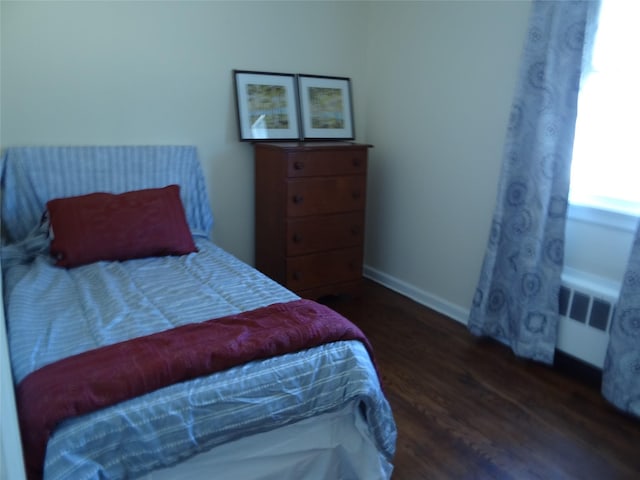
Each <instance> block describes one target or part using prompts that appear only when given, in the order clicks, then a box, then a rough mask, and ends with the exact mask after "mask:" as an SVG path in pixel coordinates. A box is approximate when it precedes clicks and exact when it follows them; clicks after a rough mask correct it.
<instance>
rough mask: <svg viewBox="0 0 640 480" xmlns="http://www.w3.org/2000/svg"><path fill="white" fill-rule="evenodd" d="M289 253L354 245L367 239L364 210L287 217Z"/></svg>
mask: <svg viewBox="0 0 640 480" xmlns="http://www.w3.org/2000/svg"><path fill="white" fill-rule="evenodd" d="M286 228H287V253H286V254H287V255H288V256H294V255H304V254H306V253H312V252H318V251H322V250H335V249H337V248H345V247H355V246H358V245H362V243H363V239H364V212H355V213H346V214H345V213H341V214H337V215H325V216H320V217H313V218H311V217H300V218H290V219H288V220H287V227H286Z"/></svg>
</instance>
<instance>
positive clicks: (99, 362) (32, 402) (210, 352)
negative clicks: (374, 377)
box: [17, 300, 371, 479]
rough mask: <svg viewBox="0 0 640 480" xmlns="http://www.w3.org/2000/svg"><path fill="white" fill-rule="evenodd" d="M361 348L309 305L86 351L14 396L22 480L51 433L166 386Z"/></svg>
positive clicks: (38, 471)
mask: <svg viewBox="0 0 640 480" xmlns="http://www.w3.org/2000/svg"><path fill="white" fill-rule="evenodd" d="M339 340H360V341H361V342H363V343H364V345H365V346H366V347H367V350H369V353H370V354H371V346H370V344H369V342H368V341H367V339H366V338H365V336H364V334H363V333H362V331H360V329H359V328H358V327H356V326H355V325H353V324H352V323H351V322H349V321H348V320H347V319H346V318H344V317H342V316H341V315H339V314H338V313H336V312H334V311H333V310H331V309H329V308H328V307H325V306H323V305H320V304H318V303H316V302H313V301H311V300H296V301H293V302H288V303H279V304H274V305H270V306H268V307H263V308H259V309H256V310H253V311H250V312H245V313H240V314H237V315H231V316H228V317H223V318H218V319H214V320H209V321H206V322H203V323H193V324H189V325H185V326H182V327H177V328H174V329H171V330H166V331H164V332H160V333H156V334H153V335H149V336H145V337H140V338H135V339H132V340H128V341H125V342H121V343H117V344H114V345H109V346H106V347H102V348H98V349H96V350H91V351H88V352H85V353H81V354H79V355H74V356H72V357H68V358H65V359H63V360H60V361H58V362H56V363H53V364H50V365H47V366H45V367H43V368H41V369H39V370H36V371H35V372H33V373H31V374H30V375H28V376H27V377H26V378H25V379H24V380H23V381H22V382H20V385H18V389H17V400H18V413H19V419H20V429H21V431H22V442H23V447H24V453H25V463H26V468H27V475H28V477H29V479H36V478H41V477H42V469H43V464H44V456H45V452H46V446H47V441H48V439H49V436H50V435H51V433H52V432H53V429H54V428H55V427H56V425H57V424H58V423H59V422H60V421H62V420H64V419H66V418H70V417H73V416H75V415H82V414H85V413H89V412H92V411H94V410H97V409H99V408H102V407H107V406H110V405H113V404H115V403H118V402H121V401H123V400H126V399H129V398H132V397H135V396H138V395H142V394H145V393H148V392H151V391H154V390H157V389H159V388H162V387H165V386H167V385H170V384H173V383H177V382H181V381H185V380H189V379H193V378H195V377H199V376H202V375H207V374H211V373H213V372H217V371H220V370H225V369H227V368H230V367H232V366H235V365H239V364H242V363H246V362H249V361H252V360H258V359H263V358H267V357H271V356H275V355H281V354H284V353H290V352H296V351H299V350H303V349H306V348H311V347H315V346H318V345H321V344H323V343H329V342H335V341H339Z"/></svg>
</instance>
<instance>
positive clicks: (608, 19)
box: [569, 0, 640, 216]
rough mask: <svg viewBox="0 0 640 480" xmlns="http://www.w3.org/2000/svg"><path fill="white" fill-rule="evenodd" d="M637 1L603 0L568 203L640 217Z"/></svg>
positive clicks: (581, 98)
mask: <svg viewBox="0 0 640 480" xmlns="http://www.w3.org/2000/svg"><path fill="white" fill-rule="evenodd" d="M639 21H640V2H636V1H633V0H629V1H618V0H615V1H613V0H603V2H602V7H601V11H600V21H599V26H598V31H597V34H596V38H595V44H594V50H593V69H592V71H591V72H590V73H589V74H588V75H587V76H586V77H585V78H584V79H583V84H582V87H581V90H580V96H579V99H578V119H577V122H576V138H575V142H574V149H573V160H572V166H571V192H570V196H569V200H570V203H571V204H573V205H583V206H588V207H593V208H597V209H600V210H609V211H613V212H617V213H622V214H627V215H634V216H640V60H639V59H640V57H639V56H638V51H637V47H638V45H640V29H639V28H638V26H637V25H638V22H639Z"/></svg>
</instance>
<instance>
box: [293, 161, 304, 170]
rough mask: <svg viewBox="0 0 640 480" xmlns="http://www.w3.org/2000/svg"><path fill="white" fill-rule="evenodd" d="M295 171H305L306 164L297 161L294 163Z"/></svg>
mask: <svg viewBox="0 0 640 480" xmlns="http://www.w3.org/2000/svg"><path fill="white" fill-rule="evenodd" d="M293 169H294V170H303V169H304V162H301V161H297V162H294V163H293Z"/></svg>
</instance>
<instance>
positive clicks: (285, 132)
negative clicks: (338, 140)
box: [233, 70, 300, 142]
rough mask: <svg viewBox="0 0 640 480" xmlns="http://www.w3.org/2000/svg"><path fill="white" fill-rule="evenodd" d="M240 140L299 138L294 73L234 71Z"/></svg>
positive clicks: (256, 140)
mask: <svg viewBox="0 0 640 480" xmlns="http://www.w3.org/2000/svg"><path fill="white" fill-rule="evenodd" d="M233 77H234V85H235V94H236V113H237V118H238V133H239V136H240V141H244V142H258V141H273V140H279V141H283V140H300V122H299V107H298V92H297V82H296V75H295V74H290V73H271V72H256V71H250V70H234V71H233Z"/></svg>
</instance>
